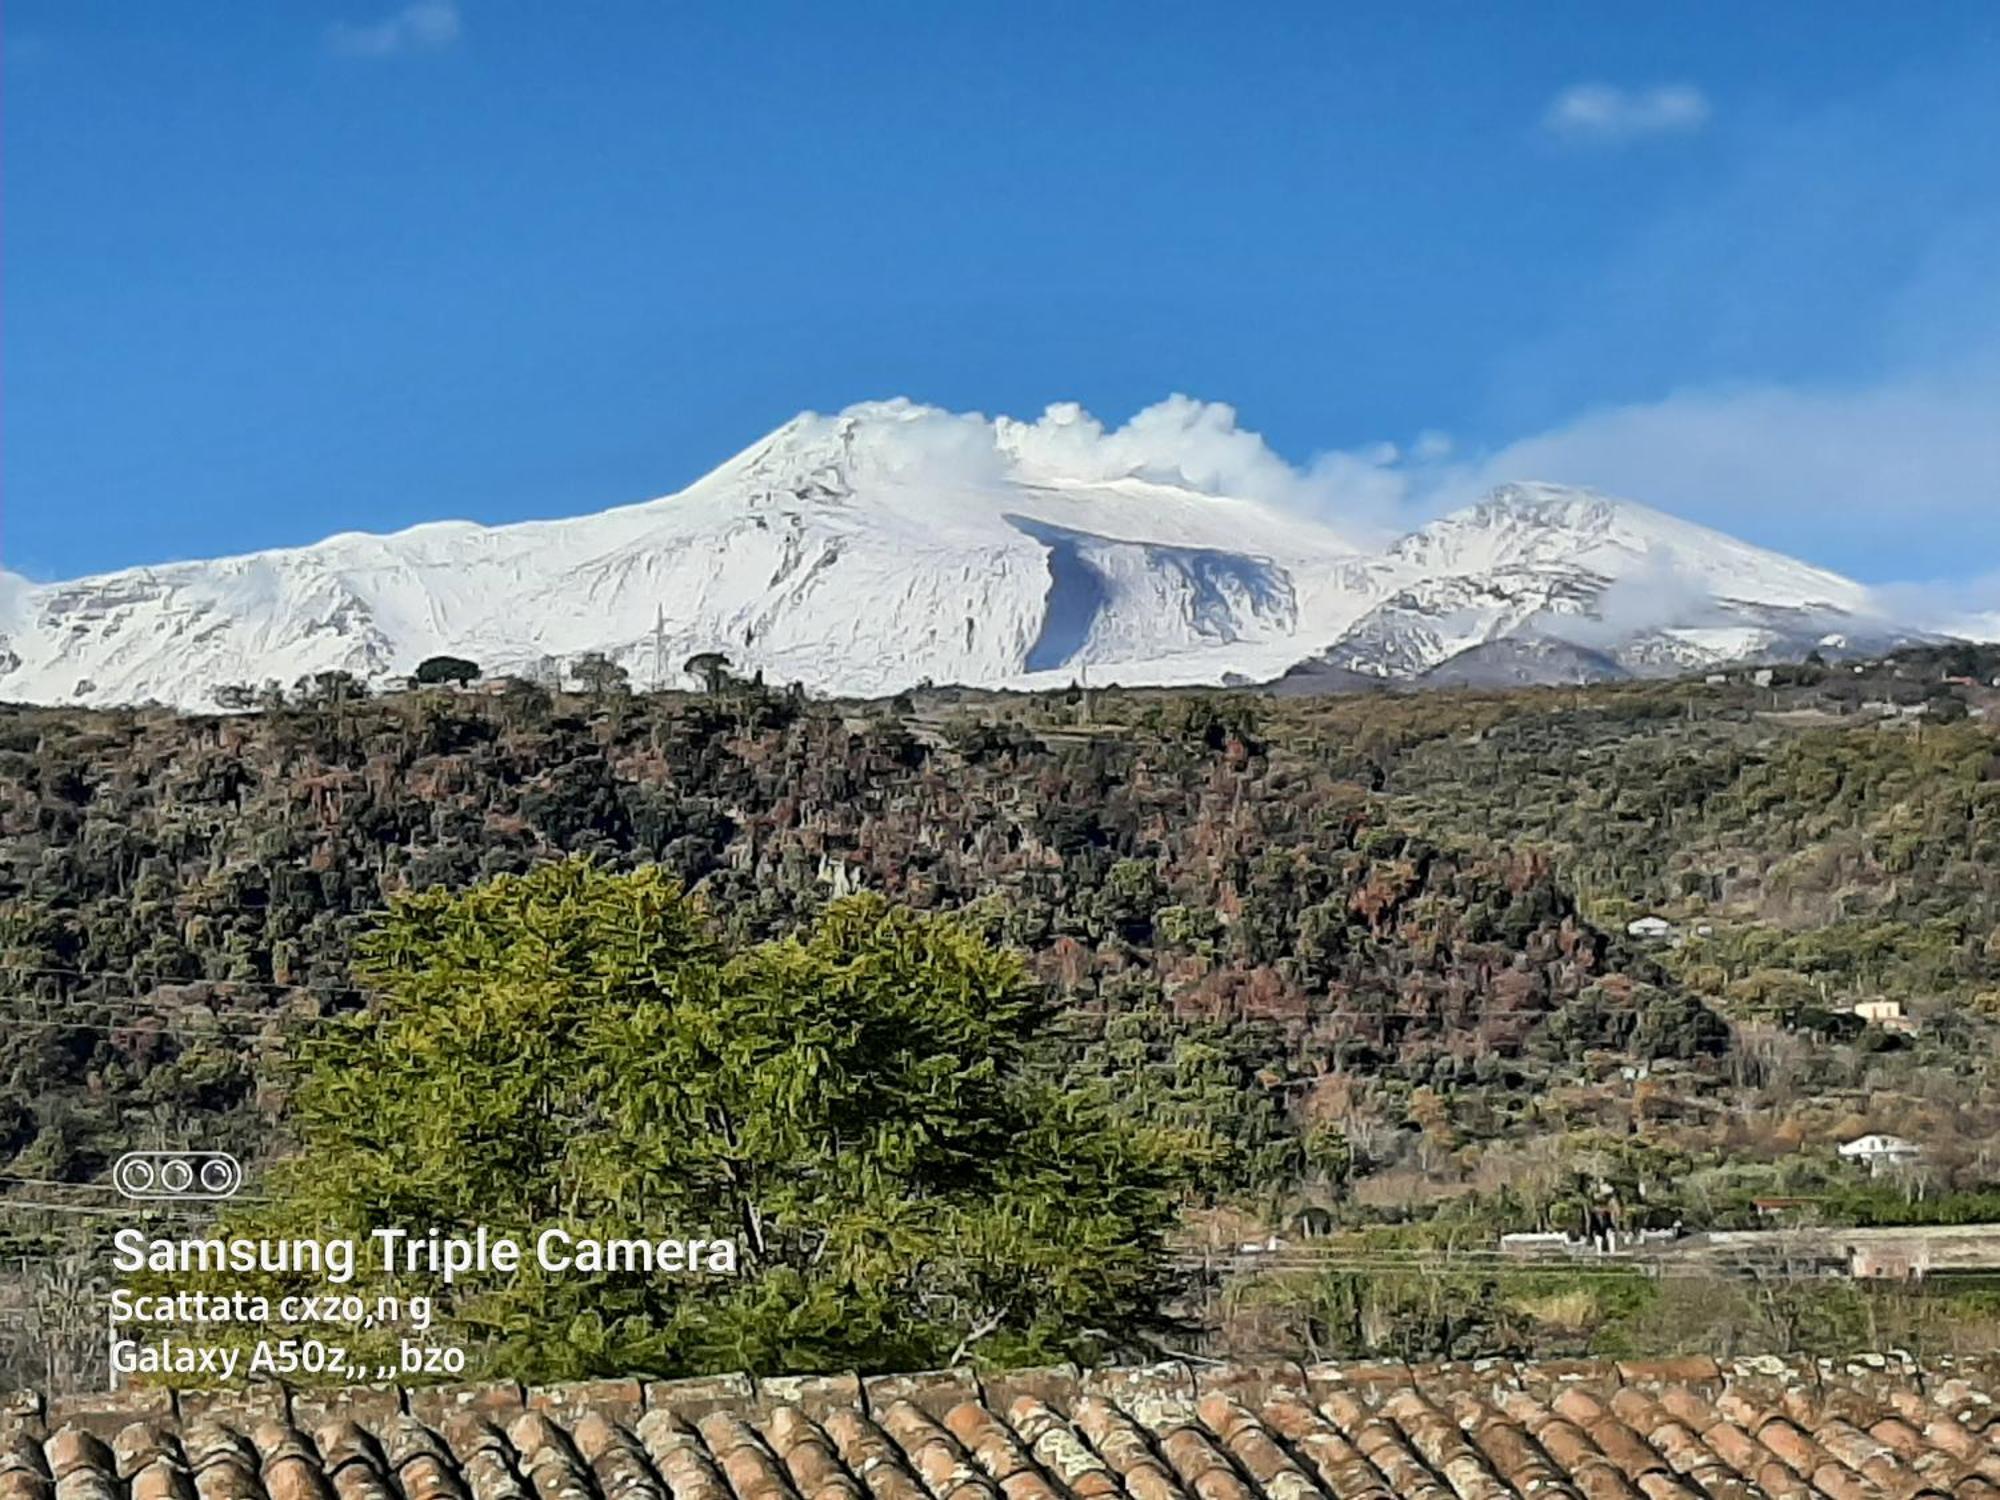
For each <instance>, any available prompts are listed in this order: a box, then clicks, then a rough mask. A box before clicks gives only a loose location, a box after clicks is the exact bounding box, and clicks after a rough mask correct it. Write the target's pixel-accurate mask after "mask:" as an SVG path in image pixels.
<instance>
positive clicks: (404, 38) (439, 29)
mask: <svg viewBox="0 0 2000 1500" xmlns="http://www.w3.org/2000/svg"><path fill="white" fill-rule="evenodd" d="M464 30H465V27H464V23H463V22H462V21H461V20H460V19H459V14H458V6H457V4H456V3H454V0H412V3H411V4H409V5H406V6H404V7H403V8H402V9H401V10H399V11H397V12H395V13H394V14H393V15H388V16H384V17H383V18H382V19H381V20H379V21H368V22H362V23H353V22H347V21H342V22H338V23H336V24H335V25H334V26H333V27H332V28H331V29H329V30H328V32H327V34H326V44H327V47H328V49H329V50H330V51H332V52H334V53H335V54H337V55H338V56H341V57H407V56H410V55H411V54H413V53H418V52H441V51H443V50H444V49H445V48H447V47H450V46H452V45H454V44H455V43H456V42H457V41H458V39H459V37H460V36H461V35H463V34H464Z"/></svg>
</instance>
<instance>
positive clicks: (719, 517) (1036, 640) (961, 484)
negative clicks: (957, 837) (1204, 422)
mask: <svg viewBox="0 0 2000 1500" xmlns="http://www.w3.org/2000/svg"><path fill="white" fill-rule="evenodd" d="M1226 436H1230V437H1232V438H1233V437H1235V436H1237V434H1233V433H1231V434H1226ZM1110 447H1111V442H1110V440H1109V439H1107V438H1106V436H1105V435H1104V434H1103V432H1102V429H1101V428H1099V427H1097V426H1096V425H1095V424H1094V422H1093V421H1092V420H1091V419H1089V418H1088V417H1087V416H1086V415H1085V414H1083V413H1081V411H1080V409H1079V408H1074V407H1066V406H1065V407H1054V408H1051V409H1050V411H1049V413H1048V414H1046V415H1045V416H1044V418H1043V419H1041V420H1040V421H1038V422H1036V423H1021V422H1015V421H1013V420H1012V419H1008V418H1000V419H998V420H997V421H992V422H989V421H987V420H986V419H984V418H979V417H966V416H960V415H957V414H952V413H947V412H942V411H939V410H938V409H936V408H930V407H923V406H918V405H916V404H914V403H909V402H904V401H894V402H878V403H868V404H864V405H862V406H857V407H851V408H849V409H847V410H846V411H844V412H841V413H838V414H836V415H833V416H822V415H819V414H816V413H802V414H801V415H800V416H798V417H795V418H793V419H792V420H791V421H789V422H787V423H785V424H784V425H783V426H781V427H779V428H778V429H776V430H775V431H774V432H772V433H771V434H769V435H768V436H767V437H765V438H763V439H760V440H759V441H758V442H756V443H753V444H751V445H749V446H748V447H746V448H745V449H743V450H742V451H741V452H739V453H738V454H736V455H735V456H733V457H732V458H730V459H727V460H725V461H724V462H723V463H722V464H720V465H718V466H717V467H716V468H715V469H713V470H711V471H710V472H709V473H708V474H706V475H703V476H702V477H701V478H699V479H697V480H695V481H694V483H692V484H690V485H688V486H687V487H686V488H684V489H682V490H679V491H677V492H675V493H673V494H670V495H665V496H661V497H658V498H655V499H651V500H644V501H639V502H635V503H632V504H626V505H620V506H615V507H612V508H610V509H607V510H603V511H598V512H594V513H592V514H590V515H586V516H580V517H573V518H565V519H554V520H532V521H522V522H515V523H510V524H507V525H501V526H483V525H480V524H478V523H475V522H470V521H449V520H447V521H430V522H422V523H419V524H417V525H415V526H411V527H408V528H405V529H403V530H401V531H398V532H394V533H386V534H373V533H365V532H353V531H349V532H342V533H337V534H336V535H334V536H331V537H328V538H326V539H324V540H322V541H320V542H317V543H313V544H310V545H307V546H300V547H285V548H274V549H268V550H265V551H261V552H251V553H244V554H239V555H236V556H232V557H224V558H217V559H210V560H205V561H188V562H176V563H167V564H159V565H151V566H145V567H139V568H128V569H123V570H119V571H116V572H111V573H104V574H98V575H93V576H90V577H86V578H81V579H76V580H70V581H67V582H61V583H51V584H40V585H26V584H22V583H18V582H17V583H15V584H13V585H12V586H11V587H10V588H8V589H7V590H6V592H7V594H8V595H9V597H7V598H6V599H4V600H0V698H12V699H24V700H27V701H34V702H57V703H80V704H91V705H100V706H101V705H107V704H115V703H131V702H139V701H147V700H157V701H161V702H165V703H170V704H174V705H176V706H179V707H184V708H202V707H209V706H213V702H214V693H215V690H216V688H217V687H218V686H220V685H222V684H224V683H234V682H249V683H258V682H262V681H265V680H270V679H275V680H277V681H279V682H280V683H287V684H288V683H290V682H291V681H292V680H294V679H295V678H297V677H300V676H303V675H307V674H310V673H313V672H320V671H333V670H343V671H350V672H354V673H356V674H357V675H358V676H361V677H363V678H365V679H370V680H381V679H384V678H389V677H394V676H397V675H401V674H406V673H408V672H409V671H411V670H413V669H414V667H415V666H416V665H417V663H418V662H419V661H420V660H422V658H423V657H425V656H428V655H432V654H437V653H440V652H450V653H453V654H456V655H461V656H468V657H471V658H472V659H474V660H476V661H478V662H479V663H480V664H481V665H482V667H484V668H485V669H486V670H487V671H489V672H513V673H521V674H527V675H543V676H546V675H549V674H550V673H552V672H553V673H555V674H557V675H559V674H560V673H561V672H562V671H563V670H564V667H565V666H566V664H568V663H571V662H573V661H574V660H575V658H577V657H579V656H581V655H582V654H584V653H586V652H603V653H604V654H606V655H608V656H610V657H611V658H612V659H613V660H614V661H617V662H618V663H619V664H620V665H622V666H624V667H625V668H626V669H627V671H628V672H629V673H630V674H631V677H632V680H633V682H634V684H635V685H636V686H640V687H653V686H675V685H679V684H680V683H681V682H682V681H683V680H684V679H683V678H682V676H681V673H680V670H679V664H680V663H681V662H683V661H684V660H685V659H686V658H687V657H688V656H690V655H692V654H694V653H695V652H699V651H708V650H716V651H721V652H723V653H725V654H726V655H728V656H729V657H730V658H731V660H732V661H734V662H736V663H737V664H738V666H739V667H741V668H742V669H744V670H749V669H752V668H755V669H759V670H762V671H763V672H764V673H765V674H766V676H767V677H768V678H771V679H772V680H778V681H793V680H796V681H800V682H802V683H804V684H805V685H806V686H807V687H808V688H810V689H812V690H815V691H820V692H827V693H838V694H853V695H862V696H866V695H874V694H880V693H886V692H892V691H896V690H899V689H901V688H905V687H909V686H912V685H914V684H916V683H917V682H919V681H922V680H925V679H929V680H935V681H939V682H959V683H965V684H968V685H975V686H988V687H1036V686H1060V685H1062V684H1064V683H1066V682H1068V681H1070V680H1073V679H1075V678H1077V677H1086V676H1087V677H1089V678H1090V679H1092V680H1097V681H1108V680H1113V679H1115V680H1118V681H1122V682H1127V683H1131V684H1135V685H1136V684H1140V683H1159V684H1171V683H1202V682H1206V683H1219V682H1222V681H1224V680H1225V679H1229V680H1242V679H1246V678H1247V679H1250V680H1270V679H1274V678H1277V677H1279V676H1280V675H1282V674H1283V673H1285V672H1286V671H1287V670H1289V669H1291V668H1293V667H1295V666H1297V665H1299V664H1300V663H1303V662H1310V661H1318V662H1322V663H1323V664H1325V665H1326V666H1327V667H1328V668H1331V669H1337V671H1338V672H1341V673H1346V672H1352V673H1358V674H1360V675H1361V676H1364V677H1370V678H1376V679H1381V680H1392V681H1402V680H1414V679H1418V678H1421V677H1422V676H1423V675H1424V674H1425V673H1427V672H1430V671H1432V670H1433V669H1435V668H1436V667H1438V666H1439V665H1440V664H1441V663H1443V662H1445V661H1447V660H1449V659H1450V658H1452V657H1454V656H1456V655H1458V654H1459V653H1460V652H1463V651H1465V650H1468V649H1471V648H1474V647H1477V646H1479V645H1481V644H1483V643H1485V642H1489V641H1493V640H1497V639H1503V638H1507V637H1511V636H1515V635H1520V634H1524V633H1525V634H1532V635H1535V636H1546V637H1552V638H1556V639H1560V640H1563V641H1566V642H1568V643H1569V644H1570V645H1571V646H1573V647H1575V648H1577V649H1578V650H1580V651H1589V652H1593V653H1600V654H1602V655H1604V656H1605V657H1606V658H1607V659H1609V660H1611V661H1613V662H1615V663H1616V664H1617V665H1618V666H1619V667H1620V668H1621V669H1624V670H1630V671H1637V672H1659V671H1670V670H1681V669H1686V668H1689V667H1699V666H1703V665H1709V664H1714V663H1717V662H1720V661H1724V660H1732V659H1738V658H1743V657H1750V656H1755V655H1757V654H1759V653H1772V654H1802V653H1803V651H1804V650H1807V649H1812V648H1813V647H1815V646H1819V645H1825V646H1828V647H1832V648H1836V649H1858V648H1860V647H1861V646H1863V645H1876V644H1885V643H1891V642H1893V641H1894V640H1895V639H1900V638H1906V637H1908V636H1909V635H1911V634H1912V633H1911V632H1908V631H1906V630H1903V629H1902V628H1900V627H1898V626H1896V625H1895V624H1894V622H1892V621H1890V620H1888V619H1886V618H1884V617H1882V616H1881V615H1880V614H1879V613H1878V612H1877V611H1876V610H1875V608H1874V606H1873V604H1872V601H1871V598H1870V595H1869V592H1868V590H1866V589H1865V588H1863V586H1862V585H1860V584H1858V583H1855V582H1853V581H1852V580H1849V579H1845V578H1842V577H1840V576H1839V575H1837V574H1834V573H1830V572H1828V571H1826V570H1824V569H1820V568H1816V567H1813V566H1812V565H1810V564H1806V563H1803V562H1799V561H1797V560H1796V559H1792V558H1789V557H1785V556H1783V555H1782V554H1778V553H1774V552H1769V551H1766V550H1765V549H1762V548H1757V547H1753V546H1751V545H1750V544H1748V543H1744V542H1740V541H1737V540H1736V539H1734V538H1731V537H1729V536H1727V535H1725V534H1723V533H1720V532H1715V531H1711V530H1709V529H1708V528H1705V527H1700V526H1697V525H1695V524H1694V523H1691V522H1686V521H1682V520H1679V519H1678V518H1675V517H1673V516H1670V515H1667V514H1666V513H1664V512H1660V511H1655V510H1652V509H1650V508H1649V507H1646V506H1644V505H1640V504H1638V503H1636V502H1632V501H1625V500H1619V499H1615V498H1613V497H1609V496H1604V495H1600V494H1597V493H1596V492H1593V491H1588V490H1578V489H1566V488H1563V487H1560V486H1553V485H1543V484H1518V485H1509V486H1503V487H1501V488H1499V489H1497V490H1495V491H1494V492H1492V493H1491V494H1489V495H1488V496H1487V497H1486V498H1485V499H1483V500H1481V501H1479V502H1477V503H1475V504H1474V505H1471V506H1467V507H1465V508H1463V509H1461V510H1457V511H1453V512H1451V513H1449V514H1447V515H1444V516H1440V517H1437V518H1435V519H1433V520H1431V521H1429V522H1426V523H1425V524H1423V525H1421V526H1418V527H1416V528H1415V529H1414V530H1412V531H1410V532H1407V533H1406V534H1404V535H1403V536H1400V537H1397V538H1395V539H1393V540H1391V541H1389V542H1388V543H1387V544H1386V545H1383V546H1380V547H1372V548H1371V547H1369V546H1368V545H1366V544H1364V543H1362V542H1359V541H1356V540H1355V539H1353V538H1351V537H1349V536H1347V535H1346V534H1344V533H1343V532H1341V531H1340V530H1338V529H1336V528H1335V527H1332V526H1329V525H1326V524H1324V523H1322V522H1318V521H1314V520H1311V519H1307V518H1304V517H1301V516H1299V515H1296V514H1293V513H1291V512H1288V511H1287V510H1286V509H1284V508H1283V507H1282V506H1280V505H1278V504H1274V503H1272V502H1270V501H1268V500H1264V499H1256V498H1251V497H1249V496H1247V495H1243V494H1232V493H1224V492H1222V491H1221V489H1220V485H1221V484H1222V483H1223V482H1224V481H1223V480H1222V479H1221V478H1219V477H1218V471H1215V466H1214V465H1212V464H1211V465H1210V466H1209V468H1207V469H1203V468H1202V467H1201V465H1199V464H1194V465H1192V467H1195V468H1196V469H1197V472H1196V474H1195V476H1194V477H1193V478H1190V477H1189V474H1188V472H1187V470H1188V468H1189V467H1190V466H1191V465H1190V463H1189V462H1188V461H1187V460H1186V459H1181V460H1180V461H1178V463H1177V464H1176V463H1175V462H1168V461H1159V460H1156V459H1154V458H1153V457H1151V456H1149V455H1147V454H1144V453H1139V454H1136V455H1135V454H1130V453H1118V452H1107V449H1109V448H1110ZM1204 486H1206V487H1204Z"/></svg>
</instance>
